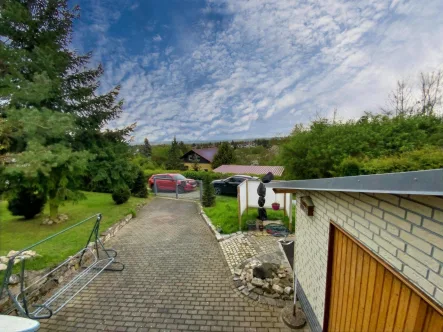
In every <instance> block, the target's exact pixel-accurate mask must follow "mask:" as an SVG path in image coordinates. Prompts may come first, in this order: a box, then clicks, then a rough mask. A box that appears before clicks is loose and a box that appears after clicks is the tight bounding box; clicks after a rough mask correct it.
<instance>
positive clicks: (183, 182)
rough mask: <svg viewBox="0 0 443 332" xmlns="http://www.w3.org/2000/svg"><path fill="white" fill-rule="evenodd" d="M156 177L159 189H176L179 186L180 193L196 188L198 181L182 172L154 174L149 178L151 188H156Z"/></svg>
mask: <svg viewBox="0 0 443 332" xmlns="http://www.w3.org/2000/svg"><path fill="white" fill-rule="evenodd" d="M154 179H155V184H156V185H157V191H174V192H175V187H176V186H178V192H179V193H180V194H182V193H185V192H189V191H192V190H194V189H195V188H196V187H197V185H198V184H197V181H195V180H193V179H187V178H185V177H184V176H183V175H181V174H154V175H153V176H151V177H150V178H149V180H148V185H149V188H151V189H153V190H154Z"/></svg>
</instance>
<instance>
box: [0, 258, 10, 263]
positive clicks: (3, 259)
mask: <svg viewBox="0 0 443 332" xmlns="http://www.w3.org/2000/svg"><path fill="white" fill-rule="evenodd" d="M8 262H9V258H8V257H6V256H0V263H3V264H8Z"/></svg>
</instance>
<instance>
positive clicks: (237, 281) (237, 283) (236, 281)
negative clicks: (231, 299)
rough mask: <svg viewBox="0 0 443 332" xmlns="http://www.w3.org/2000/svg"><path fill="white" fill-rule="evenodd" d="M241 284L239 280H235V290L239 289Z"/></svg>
mask: <svg viewBox="0 0 443 332" xmlns="http://www.w3.org/2000/svg"><path fill="white" fill-rule="evenodd" d="M242 284H243V283H242V281H241V280H235V281H234V286H235V287H237V288H238V287H240V286H241V285H242Z"/></svg>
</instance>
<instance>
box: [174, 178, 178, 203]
mask: <svg viewBox="0 0 443 332" xmlns="http://www.w3.org/2000/svg"><path fill="white" fill-rule="evenodd" d="M175 199H178V180H175Z"/></svg>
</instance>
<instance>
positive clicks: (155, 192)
mask: <svg viewBox="0 0 443 332" xmlns="http://www.w3.org/2000/svg"><path fill="white" fill-rule="evenodd" d="M154 194H155V196H157V179H156V178H154Z"/></svg>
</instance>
